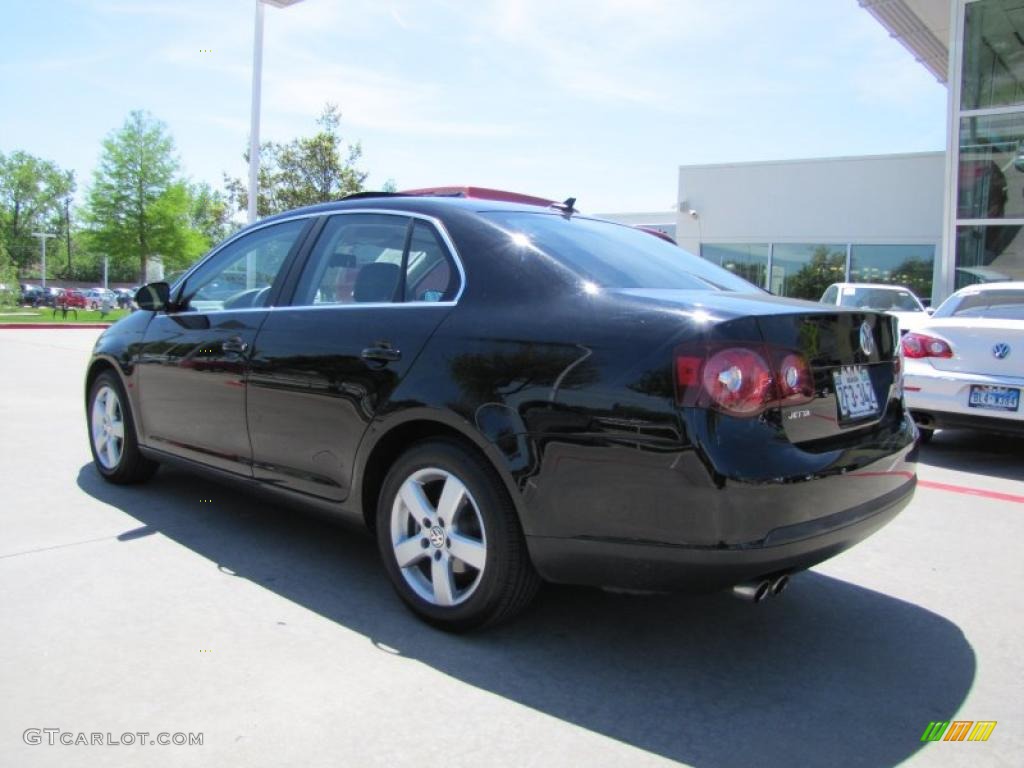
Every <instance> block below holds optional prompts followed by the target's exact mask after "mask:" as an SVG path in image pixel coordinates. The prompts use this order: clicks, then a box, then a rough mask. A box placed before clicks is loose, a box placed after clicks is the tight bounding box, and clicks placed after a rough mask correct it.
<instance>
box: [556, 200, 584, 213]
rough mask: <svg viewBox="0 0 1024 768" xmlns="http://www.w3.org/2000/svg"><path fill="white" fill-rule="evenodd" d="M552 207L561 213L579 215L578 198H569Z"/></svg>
mask: <svg viewBox="0 0 1024 768" xmlns="http://www.w3.org/2000/svg"><path fill="white" fill-rule="evenodd" d="M551 207H552V208H557V209H558V210H560V211H565V212H566V213H578V211H577V210H576V198H575V197H567V198H565V200H564V201H563V202H561V203H552V204H551Z"/></svg>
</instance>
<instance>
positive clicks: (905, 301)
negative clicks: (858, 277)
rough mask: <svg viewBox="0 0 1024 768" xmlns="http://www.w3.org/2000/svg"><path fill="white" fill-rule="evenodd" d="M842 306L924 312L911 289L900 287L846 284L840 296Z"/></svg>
mask: <svg viewBox="0 0 1024 768" xmlns="http://www.w3.org/2000/svg"><path fill="white" fill-rule="evenodd" d="M839 305H840V306H842V307H860V308H862V309H881V310H883V311H884V310H895V311H896V312H923V311H924V310H923V309H922V308H921V305H920V304H918V303H917V299H915V298H914V296H913V294H911V293H910V291H905V290H901V289H899V288H858V287H855V286H852V285H848V286H845V287H844V288H843V290H842V293H841V294H840V296H839Z"/></svg>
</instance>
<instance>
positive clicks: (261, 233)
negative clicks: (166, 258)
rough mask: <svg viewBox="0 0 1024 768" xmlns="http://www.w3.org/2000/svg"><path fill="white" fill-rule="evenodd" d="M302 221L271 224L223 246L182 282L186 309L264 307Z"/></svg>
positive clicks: (212, 309) (299, 230) (300, 229)
mask: <svg viewBox="0 0 1024 768" xmlns="http://www.w3.org/2000/svg"><path fill="white" fill-rule="evenodd" d="M306 224H307V221H306V220H305V219H296V220H294V221H286V222H283V223H281V224H272V225H270V226H268V227H263V228H262V229H258V230H256V231H255V232H251V233H249V234H247V235H243V236H242V237H240V238H238V239H237V240H235V241H234V242H232V243H230V244H229V245H226V246H225V247H224V248H222V249H221V250H220V251H218V252H217V254H216V255H215V256H214V257H213V258H211V259H210V261H208V262H207V263H205V264H203V265H202V266H201V267H199V269H197V270H196V271H195V272H194V273H193V274H192V275H191V276H190V277H189V278H188V279H187V280H186V282H185V285H184V286H183V291H182V294H181V295H182V296H183V297H184V304H185V308H186V309H187V310H192V311H196V312H216V311H219V310H231V309H247V308H252V307H265V306H267V300H268V299H269V297H270V289H271V286H273V284H274V280H276V279H277V277H278V274H279V273H280V271H281V267H282V265H283V264H284V262H285V259H287V258H288V254H289V253H290V252H291V250H292V248H294V247H295V245H296V243H297V242H298V239H299V235H301V234H302V230H303V229H304V228H305V226H306Z"/></svg>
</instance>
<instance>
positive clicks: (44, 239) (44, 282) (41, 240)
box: [32, 232, 56, 288]
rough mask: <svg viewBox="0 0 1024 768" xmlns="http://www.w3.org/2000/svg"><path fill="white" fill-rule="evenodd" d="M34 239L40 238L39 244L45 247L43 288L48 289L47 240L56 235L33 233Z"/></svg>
mask: <svg viewBox="0 0 1024 768" xmlns="http://www.w3.org/2000/svg"><path fill="white" fill-rule="evenodd" d="M32 237H38V238H39V242H40V243H41V244H42V246H43V278H42V287H43V288H46V238H48V237H56V235H53V234H50V233H49V232H33V233H32Z"/></svg>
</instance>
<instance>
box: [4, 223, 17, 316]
mask: <svg viewBox="0 0 1024 768" xmlns="http://www.w3.org/2000/svg"><path fill="white" fill-rule="evenodd" d="M19 298H21V286H20V285H18V272H17V269H16V268H15V266H14V263H13V262H12V261H11V258H10V256H8V255H7V249H6V248H5V247H4V238H3V234H2V233H0V307H10V306H16V305H17V304H18V299H19Z"/></svg>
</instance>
